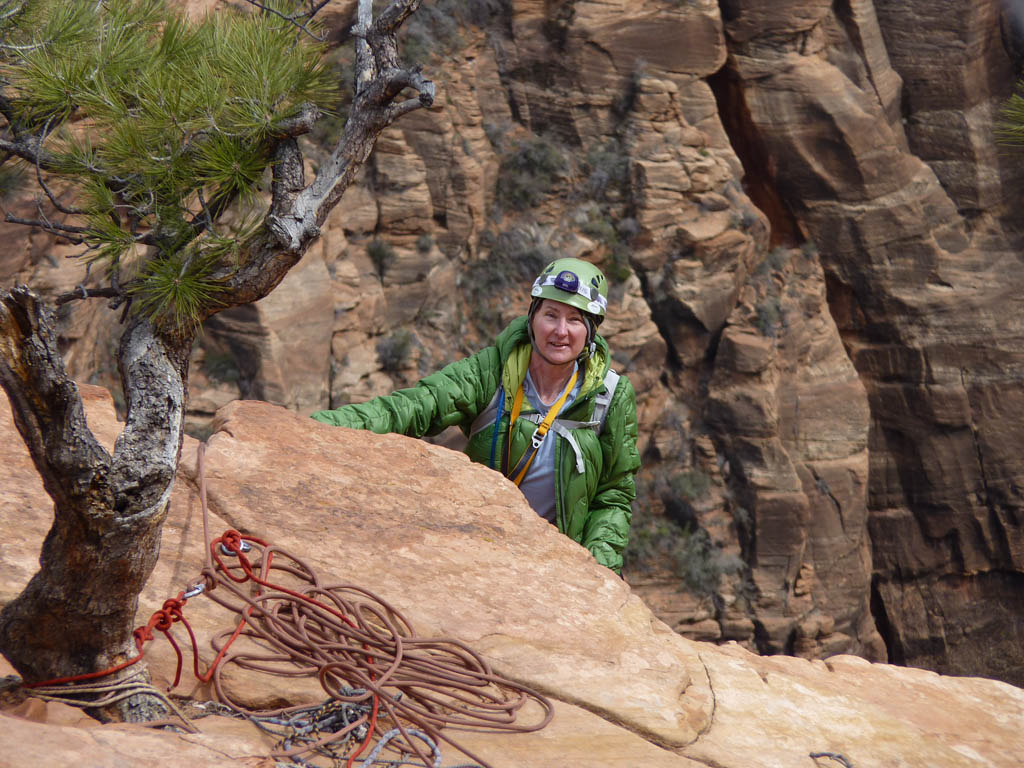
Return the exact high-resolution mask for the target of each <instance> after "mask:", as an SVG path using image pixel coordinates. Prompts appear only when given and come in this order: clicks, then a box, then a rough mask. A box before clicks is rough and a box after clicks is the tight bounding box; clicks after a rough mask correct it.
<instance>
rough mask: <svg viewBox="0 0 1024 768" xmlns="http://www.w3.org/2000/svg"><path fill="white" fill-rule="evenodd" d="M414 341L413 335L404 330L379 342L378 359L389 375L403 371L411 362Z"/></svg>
mask: <svg viewBox="0 0 1024 768" xmlns="http://www.w3.org/2000/svg"><path fill="white" fill-rule="evenodd" d="M412 340H413V339H412V333H410V332H409V331H407V330H404V329H403V330H400V331H395V332H394V333H392V334H390V335H389V336H385V337H384V338H383V339H381V340H380V341H379V342H377V359H378V360H379V361H380V367H381V368H382V369H383V370H385V371H387V372H388V373H396V372H398V371H400V370H402V369H403V368H404V367H405V366H406V364H407V363H408V362H409V353H410V352H411V351H412Z"/></svg>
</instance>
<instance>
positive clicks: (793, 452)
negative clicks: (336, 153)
mask: <svg viewBox="0 0 1024 768" xmlns="http://www.w3.org/2000/svg"><path fill="white" fill-rule="evenodd" d="M193 5H197V6H198V5H202V4H201V3H194V4H193ZM353 5H354V4H353V3H352V2H346V3H339V4H337V6H336V7H335V11H334V13H335V17H334V18H335V21H334V22H333V23H334V25H335V27H336V30H337V32H336V35H335V38H336V40H337V41H338V42H339V44H341V43H344V42H345V38H346V35H345V32H344V30H345V29H346V28H347V23H348V22H347V14H350V12H351V8H352V6H353ZM346 50H347V49H346V48H345V46H344V45H339V47H338V49H337V50H336V52H335V53H334V54H332V56H333V59H334V61H335V63H336V65H337V67H338V71H339V76H343V74H344V72H345V71H346V53H345V51H346ZM408 50H409V52H410V53H411V54H413V55H415V56H416V57H418V58H421V59H422V60H424V61H425V63H426V65H427V69H428V71H429V73H430V75H431V76H432V77H434V78H435V79H436V80H437V82H438V100H437V106H436V107H435V108H433V109H431V110H428V111H422V112H418V113H415V114H413V115H411V116H409V117H407V118H404V119H403V120H402V121H401V122H400V123H399V124H397V125H395V126H394V127H392V128H391V129H389V131H388V132H387V133H386V134H385V135H384V136H383V137H382V139H381V141H380V142H379V143H378V146H377V149H376V151H375V152H374V155H373V158H372V159H371V162H370V163H369V164H368V167H367V169H366V173H365V174H364V176H363V178H362V180H361V181H360V184H359V186H358V187H357V188H354V189H352V190H350V191H349V193H348V195H347V197H346V199H345V201H344V202H343V204H342V205H341V206H340V207H339V209H338V210H337V211H336V212H335V214H334V216H333V218H332V219H331V221H330V222H329V225H328V227H327V228H326V229H325V234H324V237H323V238H322V240H321V242H320V245H319V246H318V247H317V248H314V250H313V251H311V252H310V254H309V255H308V256H307V258H306V259H305V260H304V262H303V264H302V265H300V267H299V268H297V269H296V270H294V272H293V274H292V275H290V276H289V278H288V279H287V280H286V281H285V283H284V284H282V286H281V287H280V288H279V289H278V290H277V291H276V292H275V293H274V294H273V295H272V296H270V297H268V299H266V300H265V301H263V302H261V303H260V304H258V305H255V306H253V307H250V308H246V309H245V310H244V311H236V312H232V313H230V314H229V313H225V314H223V315H221V316H218V318H216V321H215V322H213V323H211V324H210V325H209V327H208V328H207V329H206V331H205V334H204V336H203V338H202V340H201V344H200V345H199V346H198V347H197V350H196V355H195V361H194V366H193V368H194V382H193V391H192V395H191V398H192V399H191V402H192V416H191V418H192V425H193V426H192V429H193V432H194V433H195V434H200V435H201V434H205V433H206V432H208V430H209V428H210V427H209V424H210V419H211V418H212V415H213V412H214V411H215V410H216V409H217V408H218V407H219V406H221V405H223V404H224V403H226V402H228V401H230V400H232V399H234V398H237V397H239V396H242V397H254V398H259V399H267V400H271V401H273V402H276V403H280V404H282V405H285V406H287V407H289V408H292V409H294V410H296V411H298V412H300V413H308V412H309V411H312V410H314V409H317V408H321V407H324V406H326V405H328V404H333V405H338V404H342V403H345V402H350V401H355V400H361V399H365V398H367V397H370V396H373V395H376V394H382V393H385V392H387V391H390V390H392V389H394V388H396V387H399V386H404V385H406V384H409V383H412V382H414V381H415V380H416V378H417V377H418V376H419V375H422V374H424V373H427V372H429V371H430V370H433V369H434V368H436V367H438V366H440V365H442V364H444V363H446V362H448V361H450V360H452V359H455V358H457V357H459V356H461V355H463V354H465V353H467V352H470V351H472V350H474V349H476V348H478V347H479V346H480V345H482V344H485V343H486V342H487V341H488V340H489V338H490V337H491V336H492V334H493V333H494V332H495V331H496V330H497V329H499V328H500V327H501V326H502V325H503V324H504V323H505V322H506V321H507V320H508V319H510V318H511V317H513V316H515V315H516V314H518V313H519V312H521V311H523V310H524V308H525V306H526V297H525V292H524V290H523V286H524V285H525V284H526V283H527V282H528V281H529V280H530V279H532V277H533V275H534V273H535V272H536V270H537V269H538V268H539V267H540V266H542V265H543V264H544V263H545V261H546V260H547V259H548V258H550V257H551V256H552V255H555V254H568V255H574V256H580V257H583V258H588V259H592V260H594V261H596V262H597V263H600V264H601V265H602V266H603V267H604V268H605V270H606V272H607V273H608V274H609V276H610V277H611V278H612V282H613V289H612V305H611V311H610V318H609V320H608V322H607V323H606V324H605V325H604V326H603V331H604V332H605V335H606V336H607V338H608V339H609V343H610V344H611V347H612V349H613V350H614V353H615V359H616V364H617V366H618V368H619V369H620V370H621V371H623V372H625V373H627V374H628V375H629V376H630V378H631V379H632V381H633V383H634V386H635V387H636V389H637V392H638V397H639V405H640V421H641V430H642V436H641V449H642V451H643V453H644V459H645V468H644V470H643V472H642V475H641V477H640V492H641V493H640V497H639V499H638V501H637V504H636V507H635V518H636V519H635V524H634V543H633V545H632V546H631V551H630V566H629V568H628V569H627V578H628V579H629V581H630V583H631V584H633V585H634V586H635V588H636V589H637V591H638V593H640V594H642V595H644V596H645V599H646V600H647V601H648V602H649V604H650V605H652V606H653V607H654V608H655V609H656V611H657V612H658V615H659V616H661V617H662V618H663V619H665V620H666V621H667V622H668V623H669V624H670V625H671V626H673V628H674V629H676V630H677V631H678V632H681V633H682V634H684V635H687V636H689V637H691V638H697V639H706V640H715V641H725V640H736V641H738V642H739V643H741V644H742V645H743V646H745V647H747V648H750V649H753V650H757V651H760V652H763V653H778V652H785V653H793V654H798V655H803V656H807V657H825V656H829V655H832V654H835V653H853V654H858V655H861V656H864V657H866V658H868V659H872V660H884V659H887V658H888V659H890V660H892V661H896V662H900V663H906V664H909V665H915V666H924V667H928V668H930V669H935V670H939V671H943V672H949V673H956V674H978V675H987V676H993V677H999V678H1002V679H1004V680H1008V681H1011V682H1015V683H1018V684H1020V683H1022V682H1024V652H1022V651H1021V648H1024V642H1022V640H1024V638H1022V637H1021V632H1022V630H1021V627H1024V621H1022V615H1024V590H1022V588H1021V587H1022V583H1021V582H1022V579H1024V576H1022V573H1024V532H1022V530H1021V519H1022V516H1021V491H1020V489H1021V487H1024V482H1022V474H1024V466H1022V459H1021V453H1020V451H1019V449H1018V446H1019V445H1020V444H1021V439H1020V438H1021V437H1022V432H1024V416H1022V415H1021V414H1022V412H1024V409H1022V408H1021V407H1020V406H1021V401H1022V400H1024V389H1022V387H1024V385H1022V383H1021V382H1022V381H1024V379H1022V377H1021V375H1020V374H1021V366H1022V362H1024V359H1022V358H1024V347H1022V343H1021V341H1020V339H1021V338H1022V337H1024V335H1022V333H1021V328H1020V327H1019V326H1020V324H1021V322H1022V321H1021V320H1020V319H1019V318H1020V313H1019V312H1017V311H1015V310H1016V309H1017V308H1018V305H1019V303H1020V301H1021V299H1020V297H1021V296H1022V295H1024V293H1022V291H1021V286H1020V285H1019V284H1018V283H1019V281H1020V280H1021V278H1020V277H1019V275H1020V269H1019V260H1020V257H1019V250H1020V244H1021V232H1020V223H1019V220H1018V217H1016V216H1014V213H1015V211H1016V206H1015V204H1016V203H1017V201H1018V200H1019V199H1020V195H1021V192H1022V191H1024V190H1022V172H1021V168H1022V167H1024V163H1022V159H1021V157H1020V156H1019V155H1014V154H1012V153H1008V152H1006V151H1001V150H999V149H998V148H997V147H996V146H995V144H994V142H993V137H992V127H993V123H994V121H995V120H996V118H997V111H998V107H999V104H1000V103H1001V101H1002V100H1003V99H1005V98H1006V97H1007V96H1008V95H1009V94H1010V92H1011V91H1012V88H1013V82H1014V79H1015V77H1016V74H1017V66H1018V63H1017V61H1016V59H1015V56H1016V53H1015V51H1016V50H1018V44H1017V42H1016V40H1015V39H1014V36H1013V33H1012V30H1011V27H1010V25H1009V24H1008V23H1007V20H1006V19H1005V18H1004V16H1003V13H1002V10H1001V7H1000V5H999V3H998V2H997V0H943V1H942V2H938V1H937V0H901V1H900V2H895V1H893V0H875V1H874V2H870V1H869V0H841V1H840V2H831V0H829V1H827V2H826V0H814V1H808V0H805V1H804V2H779V1H778V0H727V1H726V0H723V2H720V3H719V2H712V1H710V0H686V1H684V2H678V1H676V0H628V1H627V0H604V1H603V2H590V1H588V0H561V1H555V2H551V1H548V2H540V1H539V0H507V1H506V2H497V1H496V2H493V3H470V2H463V1H462V0H437V2H430V0H428V1H427V2H426V3H425V5H424V7H423V8H422V9H421V11H420V13H419V14H418V15H417V17H414V19H413V24H412V25H411V29H410V35H409V40H408ZM313 156H314V161H315V151H314V155H313ZM5 226H9V225H5ZM4 235H5V236H7V237H9V238H11V241H12V242H13V238H14V237H15V235H14V234H12V233H11V231H10V229H5V230H4ZM17 242H19V243H23V244H24V245H23V247H22V246H19V247H18V248H12V249H10V250H9V251H8V252H7V253H6V254H5V255H4V257H3V259H2V263H0V275H3V277H4V279H5V280H9V279H14V278H17V279H20V280H23V281H26V282H34V283H36V284H42V285H44V286H49V287H52V288H54V289H56V288H57V287H68V286H72V285H74V284H75V283H76V282H77V281H78V280H80V279H81V278H80V274H79V273H77V272H74V271H73V270H72V271H69V269H68V265H67V264H66V263H65V262H64V261H63V260H62V258H61V257H62V256H63V255H66V253H65V250H62V249H61V248H59V247H58V248H52V247H51V244H50V243H48V242H47V241H45V240H44V239H43V238H41V237H40V236H33V237H32V238H31V239H25V238H22V239H21V240H19V241H17ZM67 312H68V318H67V319H68V324H67V331H66V336H67V354H68V359H69V364H70V365H71V368H72V373H73V375H75V376H76V377H78V378H80V379H83V380H84V379H87V378H90V377H91V378H92V380H94V381H97V382H100V383H104V384H108V385H110V384H112V383H113V369H112V367H111V366H110V365H109V351H108V350H107V349H106V348H105V347H104V345H103V343H102V342H99V341H97V340H98V339H103V338H104V333H105V332H106V330H107V329H109V328H110V327H111V326H112V325H113V324H114V323H116V318H110V317H109V316H108V314H105V310H104V308H103V307H102V306H99V305H86V304H84V303H83V304H82V305H76V306H74V307H73V308H72V309H69V310H67ZM446 439H447V440H449V441H450V442H452V443H455V442H457V438H451V437H446Z"/></svg>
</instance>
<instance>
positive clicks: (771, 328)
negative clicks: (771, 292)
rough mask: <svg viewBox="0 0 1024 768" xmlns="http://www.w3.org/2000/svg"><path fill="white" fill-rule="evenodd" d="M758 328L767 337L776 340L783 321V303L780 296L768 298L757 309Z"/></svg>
mask: <svg viewBox="0 0 1024 768" xmlns="http://www.w3.org/2000/svg"><path fill="white" fill-rule="evenodd" d="M756 311H757V319H756V322H757V327H758V329H759V330H760V331H761V333H763V334H764V335H765V336H767V337H769V338H775V334H776V333H778V329H779V321H780V320H781V319H782V303H781V301H780V300H779V297H778V296H768V297H766V298H765V299H764V300H763V301H761V302H760V303H759V304H758V305H757V307H756Z"/></svg>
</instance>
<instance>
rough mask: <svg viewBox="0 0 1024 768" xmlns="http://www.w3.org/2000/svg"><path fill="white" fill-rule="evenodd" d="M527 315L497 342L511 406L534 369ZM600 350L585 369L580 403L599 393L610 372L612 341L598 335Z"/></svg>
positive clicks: (507, 329) (505, 331) (597, 347)
mask: <svg viewBox="0 0 1024 768" xmlns="http://www.w3.org/2000/svg"><path fill="white" fill-rule="evenodd" d="M527 322H528V319H527V317H526V315H522V316H520V317H517V318H516V319H515V320H513V321H512V322H511V323H509V324H508V326H507V327H506V328H505V330H503V331H502V332H501V333H500V334H498V339H497V341H496V342H495V347H497V349H498V356H499V358H500V359H501V368H502V382H503V383H504V384H505V399H506V400H507V401H508V402H509V404H511V399H512V398H513V397H514V396H515V393H516V391H517V390H518V389H519V385H520V384H522V383H523V380H524V379H525V378H526V370H527V368H529V366H530V353H531V351H532V345H531V344H530V334H529V331H528V329H527V327H526V324H527ZM594 343H595V344H596V349H595V350H594V355H593V357H591V358H590V360H589V361H588V362H587V363H586V365H585V366H584V374H583V384H582V386H581V387H580V394H579V400H583V399H584V398H585V397H586V396H587V395H589V394H590V393H591V392H593V391H594V390H596V389H597V388H598V387H600V386H601V384H602V383H603V382H604V376H605V374H606V373H607V372H608V366H609V365H610V361H611V355H610V353H609V351H608V342H606V341H605V340H604V338H603V337H602V336H601V335H600V334H596V335H595V336H594Z"/></svg>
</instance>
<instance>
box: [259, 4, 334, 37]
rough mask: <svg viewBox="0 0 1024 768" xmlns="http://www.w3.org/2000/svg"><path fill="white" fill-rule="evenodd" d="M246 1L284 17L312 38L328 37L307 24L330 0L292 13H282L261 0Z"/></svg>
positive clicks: (262, 9) (267, 11)
mask: <svg viewBox="0 0 1024 768" xmlns="http://www.w3.org/2000/svg"><path fill="white" fill-rule="evenodd" d="M245 2H247V3H248V4H249V5H251V6H254V7H256V8H259V9H260V10H261V11H263V12H264V13H270V14H273V15H274V16H278V17H280V18H282V19H284V20H285V21H287V22H288V23H290V24H294V25H295V26H296V27H297V28H298V29H300V30H301V31H302V32H303V33H304V34H307V35H309V36H310V37H311V38H313V39H314V40H316V41H317V42H318V43H322V42H323V41H324V40H326V39H327V36H326V33H325V34H323V35H316V34H314V33H313V31H312V30H310V28H309V27H308V26H307V25H308V23H309V22H310V21H312V20H313V17H314V16H316V15H317V14H318V13H319V12H320V10H321V9H322V8H323V7H324V6H325V5H327V3H328V2H330V0H321V1H320V2H319V3H316V4H311V7H310V10H309V11H303V12H301V13H292V14H287V13H282V12H281V11H279V10H277V9H276V8H272V7H270V6H268V5H264V4H263V3H261V2H259V0H245Z"/></svg>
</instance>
